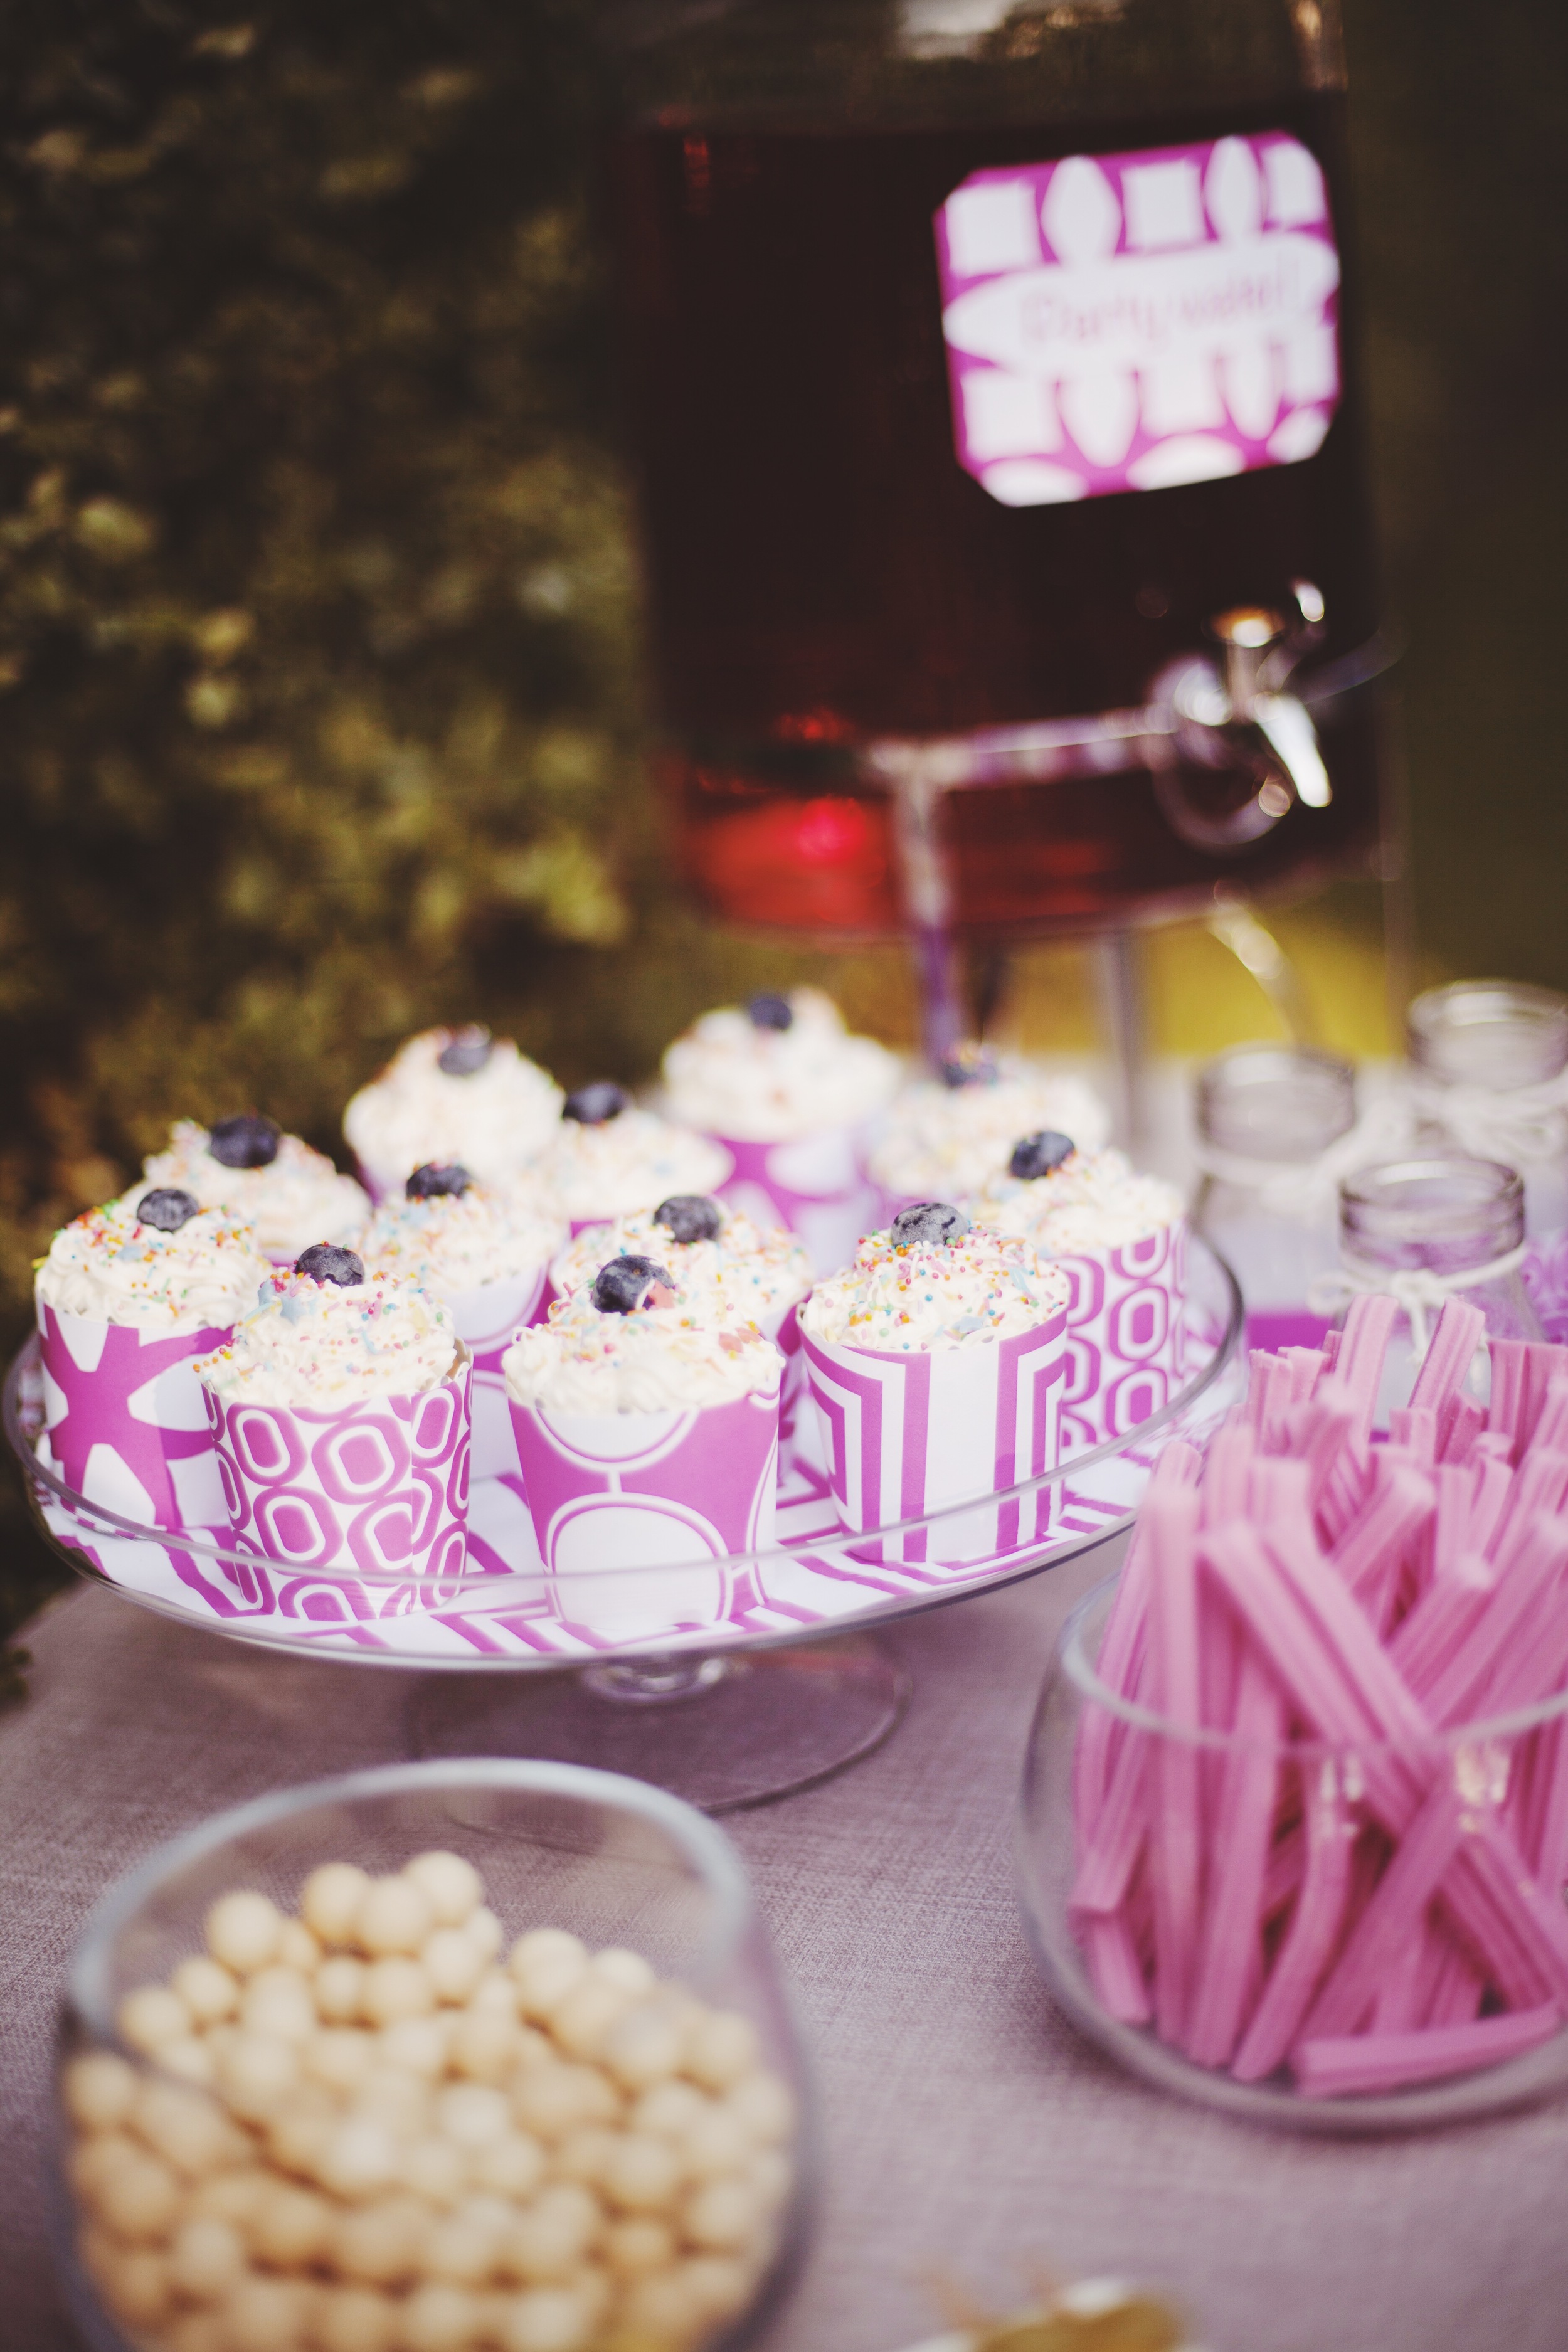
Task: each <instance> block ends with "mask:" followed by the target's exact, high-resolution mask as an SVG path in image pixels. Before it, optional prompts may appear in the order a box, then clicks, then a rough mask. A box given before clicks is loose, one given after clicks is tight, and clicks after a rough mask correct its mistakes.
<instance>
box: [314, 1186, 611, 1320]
mask: <svg viewBox="0 0 1568 2352" xmlns="http://www.w3.org/2000/svg"><path fill="white" fill-rule="evenodd" d="M459 1172H460V1171H459ZM564 1232H565V1228H564V1225H563V1223H562V1221H561V1219H560V1218H558V1217H556V1216H554V1215H552V1214H551V1213H549V1212H548V1211H547V1210H546V1209H544V1208H543V1207H542V1206H541V1205H540V1204H539V1203H538V1202H536V1201H534V1200H531V1199H530V1198H529V1197H528V1196H527V1195H526V1194H525V1193H524V1192H522V1191H521V1188H517V1187H510V1186H509V1187H507V1188H505V1189H503V1190H498V1191H491V1190H490V1189H489V1188H488V1187H486V1186H484V1185H482V1184H469V1185H467V1186H465V1187H464V1189H463V1190H462V1191H461V1192H458V1191H452V1192H432V1193H429V1194H428V1195H426V1196H425V1197H420V1198H415V1199H413V1200H409V1199H407V1198H406V1197H405V1196H402V1195H398V1196H395V1197H394V1198H391V1199H388V1200H385V1201H384V1202H382V1203H381V1206H380V1207H379V1208H378V1209H377V1210H376V1213H375V1214H374V1217H373V1218H372V1219H371V1221H370V1223H369V1224H368V1225H367V1226H366V1228H365V1234H364V1240H363V1244H361V1255H363V1259H364V1262H365V1265H366V1266H367V1267H368V1268H369V1269H371V1270H372V1271H373V1272H379V1273H382V1274H389V1275H393V1276H396V1277H397V1278H398V1279H399V1280H401V1281H405V1282H420V1283H425V1284H426V1285H431V1286H434V1287H435V1288H436V1289H437V1290H438V1291H440V1292H442V1293H444V1294H445V1295H447V1296H448V1297H456V1296H458V1294H459V1293H461V1292H463V1291H467V1290H478V1289H480V1288H482V1287H483V1286H484V1285H485V1284H486V1283H490V1282H505V1281H508V1280H510V1279H511V1278H512V1277H514V1276H518V1275H525V1274H532V1273H534V1272H535V1271H536V1270H537V1269H538V1268H539V1267H541V1266H543V1265H548V1264H549V1263H550V1260H551V1258H552V1256H553V1255H554V1254H555V1252H556V1251H557V1250H558V1249H559V1248H560V1246H561V1244H562V1240H563V1235H564Z"/></svg>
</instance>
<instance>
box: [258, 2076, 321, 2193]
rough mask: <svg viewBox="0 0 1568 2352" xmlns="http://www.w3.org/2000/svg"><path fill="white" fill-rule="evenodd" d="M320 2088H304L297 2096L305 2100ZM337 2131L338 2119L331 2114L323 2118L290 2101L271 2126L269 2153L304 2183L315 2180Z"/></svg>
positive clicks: (303, 2085) (269, 2126)
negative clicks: (309, 2092) (306, 2095)
mask: <svg viewBox="0 0 1568 2352" xmlns="http://www.w3.org/2000/svg"><path fill="white" fill-rule="evenodd" d="M318 2087H319V2085H317V2084H309V2083H305V2084H300V2091H299V2093H298V2095H297V2096H298V2097H299V2098H300V2099H303V2098H304V2096H305V2094H306V2093H307V2092H308V2091H312V2090H315V2089H317V2088H318ZM337 2128H338V2126H337V2119H336V2116H335V2115H334V2114H332V2113H331V2112H329V2113H327V2114H325V2115H323V2114H321V2112H320V2110H319V2109H316V2108H313V2107H310V2106H301V2105H296V2103H295V2100H293V2099H290V2100H289V2103H288V2105H286V2106H285V2108H284V2109H283V2112H282V2113H281V2114H280V2115H277V2116H271V2117H270V2118H269V2120H268V2125H267V2152H268V2156H270V2158H272V2161H273V2163H274V2164H276V2165H279V2166H281V2168H282V2169H283V2170H284V2171H285V2172H297V2173H298V2174H299V2175H300V2178H301V2179H305V2180H314V2179H316V2178H317V2176H318V2175H319V2173H320V2171H321V2159H322V2158H323V2157H324V2156H325V2155H326V2152H327V2149H328V2147H329V2146H330V2145H331V2140H332V2137H333V2135H334V2133H335V2132H336V2130H337Z"/></svg>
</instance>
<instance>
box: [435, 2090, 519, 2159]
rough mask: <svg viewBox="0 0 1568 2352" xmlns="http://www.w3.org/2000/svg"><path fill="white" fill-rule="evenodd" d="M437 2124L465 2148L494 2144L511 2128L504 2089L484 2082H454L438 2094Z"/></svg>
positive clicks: (448, 2136)
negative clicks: (498, 2088)
mask: <svg viewBox="0 0 1568 2352" xmlns="http://www.w3.org/2000/svg"><path fill="white" fill-rule="evenodd" d="M436 2128H437V2131H439V2132H440V2134H441V2135H442V2137H443V2138H446V2139H449V2140H451V2141H452V2142H453V2144H454V2146H456V2147H462V2148H481V2147H493V2146H494V2144H495V2143H496V2142H497V2141H498V2140H501V2139H504V2138H505V2137H507V2134H508V2133H509V2131H510V2128H511V2116H510V2111H509V2109H508V2106H507V2102H506V2099H505V2097H504V2095H502V2093H501V2092H500V2091H496V2090H491V2089H490V2088H489V2086H488V2085H487V2084H483V2083H453V2084H449V2085H448V2086H447V2089H446V2090H444V2091H441V2092H440V2093H438V2094H437V2100H436Z"/></svg>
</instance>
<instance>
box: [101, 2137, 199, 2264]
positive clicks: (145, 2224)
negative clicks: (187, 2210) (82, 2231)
mask: <svg viewBox="0 0 1568 2352" xmlns="http://www.w3.org/2000/svg"><path fill="white" fill-rule="evenodd" d="M183 2202H184V2200H183V2197H182V2195H181V2190H180V2184H179V2182H178V2180H177V2179H175V2178H174V2173H173V2172H172V2171H171V2170H170V2168H169V2167H168V2166H167V2165H166V2164H160V2163H159V2161H158V2159H157V2158H156V2157H155V2156H141V2155H132V2156H130V2157H127V2158H125V2159H124V2161H123V2162H122V2163H119V2164H116V2165H115V2167H114V2168H113V2169H112V2170H111V2171H107V2172H106V2173H105V2175H104V2177H103V2179H101V2180H100V2182H99V2183H98V2186H97V2193H96V2195H95V2197H94V2199H93V2210H94V2211H95V2212H96V2213H97V2215H98V2217H99V2219H100V2221H103V2222H104V2223H105V2224H106V2225H107V2227H108V2228H110V2230H112V2231H113V2232H114V2234H115V2236H116V2237H117V2238H129V2239H130V2240H132V2242H133V2243H134V2242H138V2241H142V2240H145V2239H153V2238H162V2237H164V2236H166V2234H167V2233H168V2231H169V2230H170V2229H171V2228H172V2227H173V2225H174V2220H175V2218H176V2216H177V2215H178V2213H179V2210H180V2207H181V2205H182V2203H183Z"/></svg>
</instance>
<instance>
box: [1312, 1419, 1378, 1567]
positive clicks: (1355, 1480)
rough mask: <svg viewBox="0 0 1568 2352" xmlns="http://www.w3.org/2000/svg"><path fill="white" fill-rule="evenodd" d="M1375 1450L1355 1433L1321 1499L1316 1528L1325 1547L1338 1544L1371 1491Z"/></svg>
mask: <svg viewBox="0 0 1568 2352" xmlns="http://www.w3.org/2000/svg"><path fill="white" fill-rule="evenodd" d="M1374 1454H1375V1448H1374V1447H1373V1446H1372V1445H1371V1444H1368V1442H1367V1440H1366V1439H1365V1438H1364V1437H1363V1436H1362V1435H1361V1434H1360V1432H1359V1430H1356V1429H1352V1431H1351V1432H1350V1434H1349V1435H1348V1436H1347V1437H1346V1439H1345V1441H1344V1443H1343V1444H1342V1446H1341V1447H1340V1449H1339V1452H1338V1453H1337V1454H1335V1456H1334V1459H1333V1464H1332V1466H1331V1469H1330V1471H1329V1475H1328V1476H1327V1477H1326V1478H1325V1479H1324V1481H1323V1484H1322V1487H1321V1491H1320V1493H1319V1496H1318V1511H1317V1519H1316V1526H1317V1529H1318V1533H1319V1534H1320V1536H1321V1538H1322V1540H1323V1542H1324V1543H1325V1544H1333V1543H1337V1542H1338V1541H1339V1539H1340V1538H1341V1536H1342V1535H1343V1533H1344V1531H1345V1529H1346V1528H1348V1527H1349V1525H1350V1523H1351V1521H1352V1519H1353V1518H1354V1517H1355V1515H1356V1513H1357V1512H1358V1511H1359V1510H1360V1508H1361V1507H1362V1505H1363V1502H1364V1501H1365V1500H1366V1497H1367V1496H1368V1495H1369V1494H1370V1492H1371V1491H1372V1465H1373V1457H1374Z"/></svg>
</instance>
